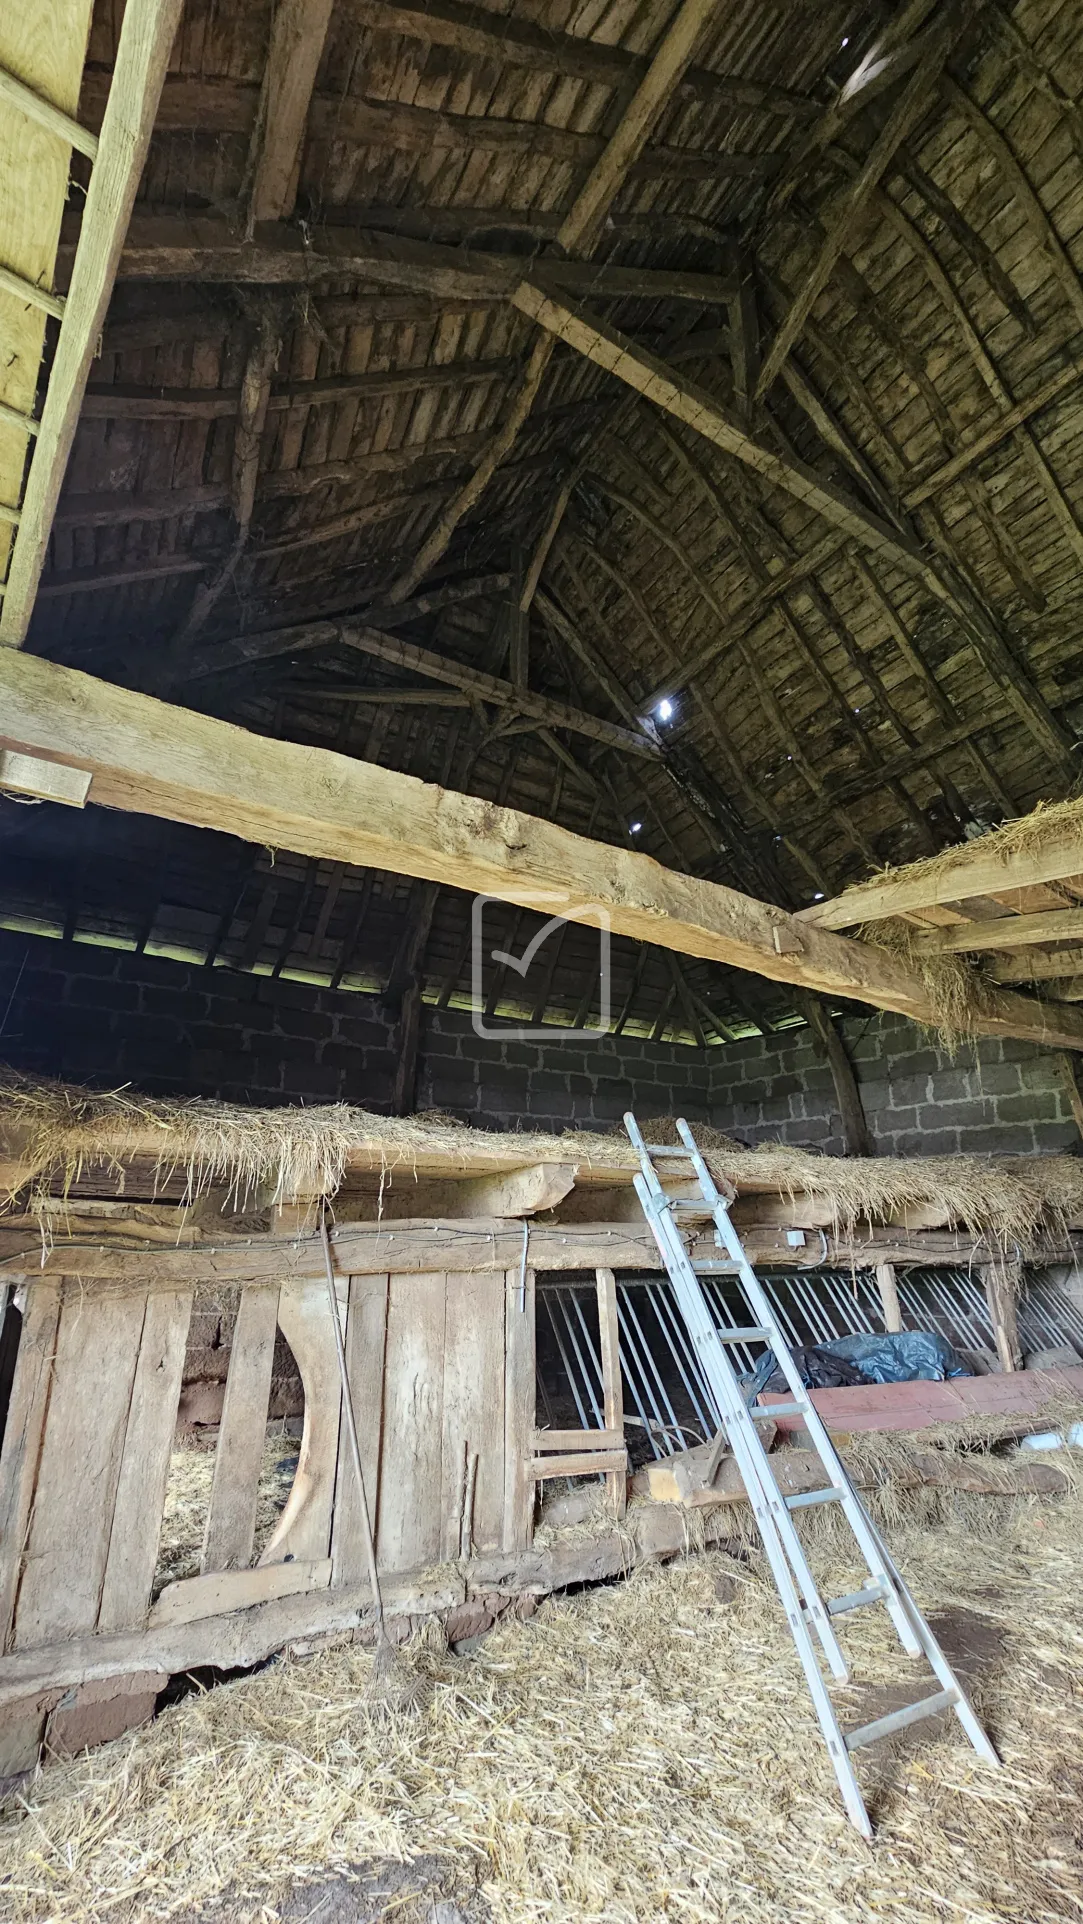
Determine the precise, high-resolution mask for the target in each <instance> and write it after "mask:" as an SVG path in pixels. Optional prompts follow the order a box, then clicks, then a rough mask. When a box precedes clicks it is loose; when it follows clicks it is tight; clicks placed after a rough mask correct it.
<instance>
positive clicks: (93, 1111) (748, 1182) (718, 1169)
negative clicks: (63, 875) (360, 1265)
mask: <svg viewBox="0 0 1083 1924" xmlns="http://www.w3.org/2000/svg"><path fill="white" fill-rule="evenodd" d="M647 1126H648V1127H649V1129H650V1131H651V1137H652V1139H654V1138H655V1137H659V1138H660V1139H661V1140H674V1141H675V1140H676V1130H675V1128H674V1125H673V1122H672V1119H670V1118H655V1119H653V1120H651V1121H650V1122H649V1124H648V1125H647ZM5 1130H10V1131H13V1132H14V1131H18V1132H19V1133H20V1136H21V1139H22V1140H23V1142H24V1145H25V1146H24V1148H23V1151H22V1155H23V1158H24V1160H25V1162H26V1163H27V1164H28V1165H30V1166H32V1167H34V1168H35V1169H36V1170H37V1172H38V1173H37V1175H36V1176H35V1178H34V1184H33V1190H32V1193H31V1197H30V1203H29V1206H30V1208H31V1210H36V1211H37V1212H38V1214H39V1216H40V1218H41V1221H42V1226H43V1228H42V1233H43V1235H46V1236H49V1235H52V1234H53V1233H56V1232H57V1231H59V1230H60V1229H61V1228H62V1223H58V1221H57V1213H56V1210H55V1206H54V1207H53V1208H51V1209H46V1208H45V1206H44V1205H45V1201H46V1198H47V1197H49V1196H50V1195H51V1196H54V1197H55V1196H56V1195H57V1194H58V1193H59V1194H61V1195H66V1194H67V1193H68V1192H69V1191H70V1188H71V1185H72V1184H73V1183H74V1182H75V1181H77V1180H78V1179H79V1177H80V1176H81V1174H82V1172H83V1171H84V1170H85V1169H86V1168H87V1167H88V1166H89V1165H94V1164H99V1163H102V1164H105V1165H106V1166H107V1167H109V1168H110V1169H111V1170H112V1171H114V1173H115V1175H116V1177H117V1179H118V1180H119V1182H120V1183H121V1184H122V1183H123V1177H124V1170H125V1160H126V1157H127V1158H130V1157H131V1156H133V1155H135V1154H136V1153H137V1147H138V1151H139V1152H144V1151H145V1146H146V1141H147V1137H148V1133H149V1134H150V1135H152V1136H153V1137H154V1138H155V1139H156V1140H158V1141H159V1142H160V1145H161V1146H160V1149H159V1152H158V1155H157V1159H156V1168H155V1181H158V1182H162V1183H164V1182H165V1181H167V1180H169V1179H171V1178H172V1177H174V1176H176V1175H177V1174H178V1173H180V1174H181V1175H182V1176H183V1178H184V1181H185V1184H186V1194H187V1196H188V1198H189V1199H190V1200H193V1199H195V1198H196V1197H198V1196H200V1195H203V1194H205V1193H206V1192H207V1191H208V1190H209V1189H211V1188H212V1187H213V1186H215V1185H223V1184H224V1185H225V1186H226V1187H227V1189H228V1192H229V1195H230V1197H231V1198H232V1199H233V1201H234V1202H235V1204H236V1206H237V1207H238V1208H240V1209H242V1210H243V1209H245V1208H246V1207H248V1206H249V1205H250V1204H251V1203H252V1202H253V1200H254V1199H256V1198H260V1199H261V1200H262V1201H263V1203H264V1204H266V1202H267V1201H268V1200H269V1199H270V1200H274V1201H290V1200H296V1199H297V1198H298V1197H304V1198H309V1199H311V1198H313V1197H318V1196H326V1197H332V1196H334V1194H335V1193H336V1191H337V1190H338V1188H339V1187H340V1185H341V1183H342V1180H343V1175H344V1172H345V1170H346V1167H347V1164H348V1162H349V1158H350V1156H351V1154H359V1153H364V1154H365V1155H366V1156H368V1157H370V1158H371V1159H372V1160H373V1161H374V1163H375V1165H376V1167H377V1168H380V1169H382V1170H383V1171H384V1172H387V1171H389V1170H391V1169H393V1168H396V1167H404V1168H406V1169H410V1168H412V1167H416V1164H417V1159H418V1157H419V1156H421V1155H422V1154H424V1153H425V1152H437V1153H439V1154H440V1155H441V1156H442V1157H446V1158H447V1159H448V1160H449V1161H451V1162H458V1163H459V1165H460V1166H461V1168H462V1170H463V1173H464V1174H468V1173H471V1172H475V1173H476V1169H477V1167H478V1158H477V1157H476V1155H475V1154H473V1151H474V1150H475V1149H476V1147H477V1146H478V1145H479V1143H480V1144H484V1143H486V1142H491V1141H492V1137H491V1135H489V1134H488V1132H484V1131H479V1130H475V1129H472V1128H471V1127H470V1126H469V1125H468V1124H466V1123H455V1122H451V1121H449V1120H448V1118H447V1117H445V1116H426V1115H420V1116H402V1117H398V1116H379V1115H374V1114H372V1113H371V1112H370V1111H368V1110H365V1109H359V1108H355V1107H351V1106H350V1105H348V1104H346V1103H333V1104H328V1105H324V1106H320V1107H313V1108H301V1107H298V1108H280V1109H256V1108H246V1107H244V1106H242V1105H241V1104H234V1103H224V1102H212V1101H209V1100H204V1099H196V1100H181V1099H176V1100H167V1099H161V1098H151V1097H144V1096H139V1095H136V1094H135V1093H133V1092H132V1091H131V1090H129V1089H121V1090H116V1091H113V1092H101V1091H91V1090H86V1089H78V1088H73V1087H70V1086H68V1085H66V1084H61V1083H53V1082H39V1081H36V1080H33V1079H31V1078H29V1077H23V1076H18V1075H15V1074H14V1073H13V1072H11V1071H4V1072H3V1075H2V1079H0V1137H2V1136H3V1134H4V1132H5ZM697 1139H699V1140H700V1141H701V1143H702V1146H703V1148H704V1151H705V1154H706V1160H707V1162H708V1164H709V1165H710V1167H711V1169H712V1171H713V1172H714V1175H715V1177H716V1179H718V1180H719V1181H720V1182H722V1183H725V1184H728V1185H729V1186H730V1187H731V1188H733V1189H735V1190H736V1191H737V1192H738V1193H739V1194H740V1193H742V1192H746V1193H763V1192H765V1191H766V1192H769V1193H771V1192H773V1193H775V1194H778V1195H782V1196H786V1197H788V1198H789V1199H790V1200H791V1201H794V1200H796V1199H797V1198H800V1197H809V1198H815V1200H816V1202H817V1203H818V1204H820V1205H821V1206H823V1205H826V1206H827V1207H828V1208H829V1209H830V1211H831V1227H832V1230H833V1233H834V1234H835V1236H836V1237H839V1238H842V1239H845V1238H847V1237H848V1236H850V1235H852V1234H853V1232H854V1231H855V1230H856V1228H857V1227H858V1225H859V1224H876V1223H884V1222H891V1221H899V1220H901V1218H902V1216H903V1213H904V1212H905V1210H906V1209H908V1208H920V1207H922V1206H925V1205H931V1206H933V1207H935V1208H937V1209H940V1210H941V1211H942V1212H943V1217H944V1220H945V1222H946V1223H947V1224H948V1225H949V1226H950V1227H952V1228H964V1229H966V1230H969V1231H970V1232H971V1234H972V1235H973V1236H974V1237H975V1238H977V1239H981V1238H986V1239H987V1240H988V1241H989V1242H990V1244H991V1245H992V1246H993V1247H994V1249H995V1250H998V1251H999V1250H1004V1249H1007V1248H1012V1247H1015V1248H1018V1250H1019V1251H1020V1252H1021V1253H1024V1254H1025V1253H1026V1252H1027V1251H1029V1250H1031V1249H1037V1248H1038V1246H1039V1245H1040V1244H1041V1242H1042V1241H1043V1240H1045V1239H1051V1240H1052V1241H1054V1242H1056V1243H1057V1244H1063V1242H1064V1240H1065V1236H1066V1233H1067V1224H1068V1221H1069V1220H1070V1219H1071V1218H1073V1217H1075V1216H1078V1215H1081V1214H1083V1162H1081V1161H1080V1160H1078V1159H1076V1158H1073V1157H1069V1156H1060V1157H1041V1156H1027V1157H1023V1156H1015V1157H999V1158H998V1157H985V1156H947V1157H939V1158H938V1157H921V1156H914V1157H909V1158H906V1159H905V1160H904V1159H899V1158H892V1157H886V1156H885V1157H869V1158H862V1157H856V1156H855V1157H833V1156H820V1155H815V1154H813V1153H811V1152H809V1151H808V1150H802V1149H794V1148H790V1147H788V1146H786V1145H783V1144H781V1143H765V1144H762V1145H761V1146H760V1147H759V1148H756V1149H749V1148H745V1147H743V1146H742V1145H741V1144H740V1143H736V1142H734V1141H733V1140H732V1139H731V1138H730V1137H728V1136H725V1135H723V1134H722V1132H721V1131H719V1130H714V1129H711V1128H710V1127H709V1126H704V1125H697ZM514 1143H515V1151H516V1155H517V1156H519V1155H521V1156H522V1160H523V1162H524V1163H529V1162H567V1161H569V1160H570V1159H573V1160H574V1162H575V1164H576V1167H577V1171H589V1170H590V1169H591V1167H592V1166H593V1167H596V1168H604V1169H606V1170H612V1169H626V1170H627V1171H628V1172H629V1176H630V1175H631V1172H632V1170H633V1169H635V1168H637V1167H638V1163H637V1161H636V1157H635V1154H634V1152H633V1150H632V1147H631V1144H630V1143H628V1142H627V1141H625V1140H624V1139H623V1137H622V1136H619V1135H617V1134H610V1135H601V1134H596V1133H591V1132H588V1131H585V1130H579V1129H574V1130H569V1131H568V1132H567V1133H565V1134H564V1135H560V1136H555V1135H543V1134H540V1133H533V1132H531V1133H528V1132H526V1131H524V1132H522V1133H521V1134H519V1133H516V1135H515V1137H514ZM2 1206H3V1198H2V1197H0V1208H2Z"/></svg>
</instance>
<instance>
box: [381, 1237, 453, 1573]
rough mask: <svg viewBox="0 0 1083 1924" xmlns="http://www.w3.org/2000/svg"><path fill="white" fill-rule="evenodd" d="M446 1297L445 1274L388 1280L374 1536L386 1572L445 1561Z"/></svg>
mask: <svg viewBox="0 0 1083 1924" xmlns="http://www.w3.org/2000/svg"><path fill="white" fill-rule="evenodd" d="M445 1294H446V1278H445V1277H444V1275H443V1274H442V1273H440V1274H432V1273H429V1274H422V1275H419V1276H392V1277H391V1280H390V1286H389V1289H388V1300H387V1362H386V1366H385V1371H384V1437H383V1451H382V1455H381V1462H380V1508H379V1523H378V1528H377V1535H376V1549H377V1556H378V1559H379V1566H380V1569H381V1571H384V1570H388V1571H391V1570H412V1569H415V1568H417V1567H418V1566H419V1565H422V1564H426V1563H435V1562H437V1560H438V1559H439V1556H440V1551H441V1531H440V1499H441V1482H440V1473H441V1458H442V1454H443V1435H442V1420H441V1408H442V1402H443V1385H444V1301H445Z"/></svg>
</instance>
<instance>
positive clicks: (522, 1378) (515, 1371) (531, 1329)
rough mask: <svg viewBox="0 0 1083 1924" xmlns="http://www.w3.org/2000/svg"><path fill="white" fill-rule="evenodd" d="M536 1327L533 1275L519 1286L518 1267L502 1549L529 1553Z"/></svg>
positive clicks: (507, 1322) (511, 1273)
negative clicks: (527, 1551)
mask: <svg viewBox="0 0 1083 1924" xmlns="http://www.w3.org/2000/svg"><path fill="white" fill-rule="evenodd" d="M536 1351H537V1328H536V1322H535V1312H534V1271H533V1270H532V1269H528V1270H527V1272H526V1276H525V1278H524V1279H523V1283H522V1287H521V1288H520V1273H519V1271H518V1269H509V1270H507V1271H506V1273H505V1277H504V1549H505V1550H529V1548H530V1545H531V1543H532V1541H533V1538H534V1479H533V1477H532V1476H531V1475H530V1460H531V1457H532V1456H533V1453H534V1451H533V1440H534V1421H535V1403H536V1400H537V1390H536V1368H537V1363H536Z"/></svg>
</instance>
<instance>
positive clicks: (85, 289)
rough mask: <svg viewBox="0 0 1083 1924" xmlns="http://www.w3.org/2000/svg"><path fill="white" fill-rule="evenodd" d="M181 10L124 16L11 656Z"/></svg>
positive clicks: (1, 626)
mask: <svg viewBox="0 0 1083 1924" xmlns="http://www.w3.org/2000/svg"><path fill="white" fill-rule="evenodd" d="M181 5H182V0H128V5H127V7H126V9H125V13H124V21H123V25H122V27H121V31H120V39H119V42H118V45H117V57H116V65H115V67H114V70H113V77H112V81H111V83H110V88H109V99H108V103H107V105H106V110H105V118H104V121H103V123H102V131H101V138H100V140H99V144H98V152H97V156H96V158H95V160H94V164H93V169H92V172H91V176H90V186H89V188H88V190H87V197H86V205H85V207H84V209H83V219H82V225H81V228H80V232H79V245H78V247H77V249H76V253H75V264H74V267H73V270H72V277H71V285H70V287H69V289H68V294H67V299H66V302H65V307H64V319H63V322H62V323H61V328H60V335H59V339H58V341H57V346H56V354H55V357H54V360H53V365H52V368H51V370H50V373H49V385H48V389H47V391H46V396H45V406H44V408H43V410H42V416H41V422H40V426H39V430H38V435H37V439H36V442H35V445H34V453H33V457H32V460H31V463H30V472H29V475H28V476H27V482H26V491H25V494H24V497H23V502H22V513H21V521H20V526H19V531H18V534H17V536H16V540H15V545H14V549H13V552H12V555H11V563H10V567H9V569H8V577H7V582H6V584H5V587H4V598H3V603H2V605H0V644H2V645H5V646H7V647H9V648H20V647H21V646H22V644H23V642H24V641H25V639H26V634H27V629H28V628H29V626H30V617H31V615H32V613H33V610H34V600H35V597H36V595H37V590H38V583H39V581H40V579H41V572H42V569H43V567H44V565H45V556H46V553H47V550H48V546H49V534H50V531H51V529H52V525H53V516H54V514H55V513H56V505H57V501H58V499H59V495H60V489H61V485H62V483H63V480H64V472H65V469H66V468H67V464H68V455H69V453H70V452H71V445H72V442H73V440H74V438H75V430H76V427H77V426H78V422H79V410H80V407H81V406H82V400H83V390H84V388H85V387H86V383H87V378H88V376H89V373H90V369H91V364H92V362H93V360H94V356H95V355H96V353H97V351H98V341H99V339H100V337H101V331H102V327H103V324H104V321H105V312H106V308H107V307H108V305H109V298H110V295H111V294H112V291H113V282H114V279H115V276H116V270H117V263H118V261H119V259H120V253H121V248H122V246H123V242H124V235H125V232H126V230H127V226H128V220H129V217H130V215H131V210H132V205H133V203H134V200H135V194H136V189H137V187H138V185H139V179H140V175H141V174H142V171H143V162H144V159H145V158H146V152H147V147H148V144H149V142H150V136H151V130H152V128H153V126H154V117H155V114H156V112H157V107H158V96H159V94H160V92H161V89H162V82H163V80H164V79H165V70H166V65H167V62H168V60H169V55H170V52H171V50H172V46H173V38H174V35H175V33H176V29H177V22H178V20H179V18H180V12H181Z"/></svg>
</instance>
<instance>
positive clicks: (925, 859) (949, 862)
mask: <svg viewBox="0 0 1083 1924" xmlns="http://www.w3.org/2000/svg"><path fill="white" fill-rule="evenodd" d="M1073 829H1074V830H1076V831H1077V832H1078V834H1079V836H1080V838H1081V843H1083V797H1080V796H1076V797H1075V798H1074V800H1071V801H1067V802H1039V803H1038V806H1037V808H1033V809H1031V811H1030V813H1029V814H1028V815H1020V816H1017V817H1016V819H1015V820H1014V821H1010V822H1004V823H1002V825H1001V826H1000V828H995V829H993V830H992V831H991V832H990V833H989V834H988V835H983V836H982V838H981V854H982V860H983V862H984V861H985V860H986V859H987V858H988V857H992V858H993V859H996V860H1000V861H1003V862H1004V864H1005V866H1007V864H1008V863H1009V862H1010V861H1012V860H1013V859H1014V858H1015V857H1016V856H1019V855H1036V854H1037V853H1038V851H1039V850H1040V849H1041V847H1042V845H1043V843H1045V842H1047V841H1049V840H1050V839H1051V838H1052V837H1053V836H1060V835H1063V834H1065V833H1071V832H1072V830H1073ZM958 852H959V850H958V844H957V843H953V844H952V846H951V847H950V848H943V849H940V850H938V852H937V853H936V854H935V855H923V856H921V857H920V858H919V859H918V860H917V861H916V862H904V863H903V864H902V865H901V866H900V867H898V868H893V867H891V866H890V864H889V865H888V866H887V867H885V868H882V869H878V870H877V872H876V874H875V876H873V877H866V879H865V880H864V881H862V882H851V883H850V885H849V888H847V889H844V890H843V894H844V895H848V894H849V893H850V891H851V890H852V889H859V888H860V889H864V888H867V887H868V885H869V881H870V880H874V881H877V882H901V881H907V882H911V881H913V882H918V881H925V880H933V879H935V877H937V876H938V875H942V874H943V872H944V870H945V869H947V868H951V867H952V866H953V864H954V862H955V858H956V856H957V855H958ZM1008 886H1010V885H1009V884H1008V883H1007V882H1006V883H1005V887H1008Z"/></svg>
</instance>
